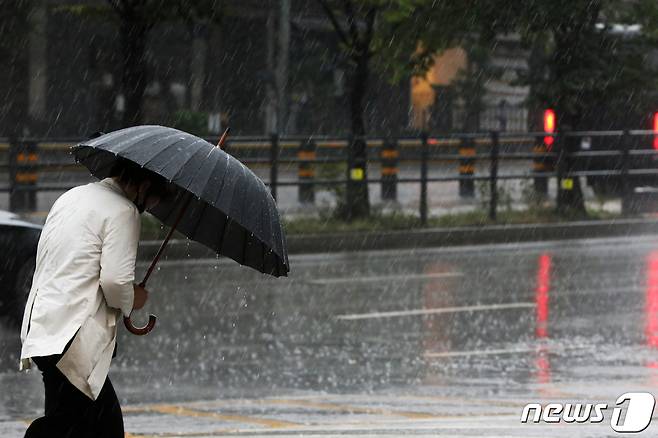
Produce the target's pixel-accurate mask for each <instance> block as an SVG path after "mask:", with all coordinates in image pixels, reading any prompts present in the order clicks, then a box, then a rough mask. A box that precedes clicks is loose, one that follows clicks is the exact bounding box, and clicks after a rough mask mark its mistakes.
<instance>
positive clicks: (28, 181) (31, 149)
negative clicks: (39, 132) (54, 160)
mask: <svg viewBox="0 0 658 438" xmlns="http://www.w3.org/2000/svg"><path fill="white" fill-rule="evenodd" d="M38 161H39V155H38V148H37V144H36V143H35V142H27V141H20V140H13V141H11V142H10V144H9V181H10V182H9V184H10V188H9V209H10V210H11V211H16V212H26V211H35V210H36V208H37V190H36V189H37V187H36V186H37V179H38V178H37V167H36V166H37V164H38Z"/></svg>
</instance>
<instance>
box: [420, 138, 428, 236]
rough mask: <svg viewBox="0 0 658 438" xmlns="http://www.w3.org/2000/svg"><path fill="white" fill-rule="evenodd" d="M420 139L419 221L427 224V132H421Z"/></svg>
mask: <svg viewBox="0 0 658 438" xmlns="http://www.w3.org/2000/svg"><path fill="white" fill-rule="evenodd" d="M420 139H421V144H420V147H421V149H420V223H421V225H427V161H428V159H429V149H428V147H427V132H422V133H421V135H420Z"/></svg>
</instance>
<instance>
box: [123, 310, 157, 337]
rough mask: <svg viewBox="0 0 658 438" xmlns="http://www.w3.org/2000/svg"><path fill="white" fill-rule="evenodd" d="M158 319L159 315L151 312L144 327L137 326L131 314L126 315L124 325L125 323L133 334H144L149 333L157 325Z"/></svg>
mask: <svg viewBox="0 0 658 438" xmlns="http://www.w3.org/2000/svg"><path fill="white" fill-rule="evenodd" d="M156 319H157V317H156V316H155V315H153V314H151V315H149V322H147V323H146V325H145V326H144V327H135V326H134V325H133V323H132V321H131V320H130V316H124V317H123V325H125V326H126V328H127V329H128V331H129V332H130V333H132V334H133V335H138V336H144V335H147V334H148V333H149V332H150V331H151V330H153V327H155V320H156Z"/></svg>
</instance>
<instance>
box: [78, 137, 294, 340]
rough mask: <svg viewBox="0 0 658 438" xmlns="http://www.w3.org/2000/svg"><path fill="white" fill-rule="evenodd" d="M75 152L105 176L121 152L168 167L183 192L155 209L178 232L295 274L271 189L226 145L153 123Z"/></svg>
mask: <svg viewBox="0 0 658 438" xmlns="http://www.w3.org/2000/svg"><path fill="white" fill-rule="evenodd" d="M73 153H74V155H75V159H76V161H77V162H80V163H82V164H84V165H85V166H86V167H87V168H88V169H89V170H90V172H91V173H92V175H94V176H95V177H97V178H99V179H102V178H105V177H107V176H108V175H109V174H110V170H111V169H112V167H113V166H114V165H115V164H116V163H117V162H118V161H119V160H121V159H126V160H130V161H132V162H134V163H136V164H138V165H140V166H141V167H142V168H143V169H145V171H151V172H154V173H155V174H158V175H161V176H162V177H164V178H165V179H167V180H168V181H169V182H170V183H171V184H172V185H173V186H174V187H175V188H176V192H177V193H176V196H174V197H173V199H171V200H169V201H165V202H162V203H160V204H158V205H157V206H156V207H155V208H154V209H152V210H150V213H151V214H153V215H154V216H155V217H157V218H158V219H159V220H161V221H162V222H163V223H164V224H166V225H169V226H171V227H172V230H171V231H172V232H173V229H174V228H176V229H178V231H180V232H181V233H183V234H184V235H185V236H187V237H188V238H190V239H192V240H195V241H197V242H199V243H202V244H203V245H205V246H207V247H209V248H211V249H213V250H214V251H215V252H217V253H218V254H222V255H224V256H227V257H230V258H231V259H233V260H235V261H236V262H238V263H240V264H242V265H246V266H250V267H252V268H254V269H256V270H258V271H260V272H263V273H266V274H270V275H273V276H276V277H279V276H285V275H287V273H288V271H289V264H288V250H287V245H286V239H285V235H284V233H283V230H282V229H281V224H280V221H279V214H278V211H277V208H276V203H275V201H274V199H273V198H272V195H271V194H270V191H269V189H268V188H267V186H266V185H265V184H264V183H263V181H262V180H261V179H260V178H258V177H257V176H256V175H255V174H254V173H253V172H252V171H251V170H249V169H248V168H247V167H246V166H245V165H244V164H242V163H241V162H240V161H238V160H237V159H235V158H233V157H232V156H231V155H229V154H228V153H226V152H224V151H223V150H221V149H220V148H219V147H217V146H214V145H212V144H211V143H208V142H207V141H205V140H203V139H201V138H199V137H196V136H194V135H191V134H188V133H186V132H183V131H180V130H178V129H173V128H168V127H164V126H150V125H145V126H135V127H131V128H126V129H121V130H119V131H115V132H111V133H109V134H104V135H101V136H100V137H96V138H93V139H90V140H87V141H84V142H82V143H80V144H78V145H76V146H74V147H73ZM167 240H168V239H167ZM167 240H165V242H163V246H162V248H161V250H162V249H164V246H165V245H166V242H167ZM160 253H161V251H159V254H160ZM159 254H158V256H156V259H154V262H153V263H152V266H151V269H149V272H147V275H146V277H145V279H144V281H143V282H142V283H145V282H146V280H147V279H148V276H149V274H150V272H151V271H152V268H153V267H154V266H155V263H157V258H158V257H159ZM154 322H155V319H154V318H153V323H154ZM127 326H128V325H127ZM147 327H148V326H147ZM151 327H152V324H151ZM149 331H150V330H149ZM147 332H148V331H147Z"/></svg>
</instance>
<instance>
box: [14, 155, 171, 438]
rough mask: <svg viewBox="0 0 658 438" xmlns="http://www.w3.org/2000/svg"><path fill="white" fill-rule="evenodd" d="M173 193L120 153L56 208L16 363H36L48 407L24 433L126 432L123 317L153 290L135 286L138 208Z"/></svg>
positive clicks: (113, 437)
mask: <svg viewBox="0 0 658 438" xmlns="http://www.w3.org/2000/svg"><path fill="white" fill-rule="evenodd" d="M167 196H170V191H169V185H168V183H167V181H166V180H165V179H164V178H162V177H160V176H158V175H155V174H152V173H150V172H145V171H144V170H143V169H142V168H140V167H139V166H137V165H135V164H134V163H132V162H129V161H127V160H122V161H119V162H118V163H117V164H116V165H115V166H114V167H113V168H112V170H111V171H110V176H109V177H108V178H105V179H103V180H101V181H98V182H93V183H90V184H86V185H83V186H79V187H75V188H73V189H71V190H69V191H67V192H66V193H64V194H63V195H62V196H60V197H59V198H58V199H57V201H56V202H55V203H54V205H53V206H52V208H51V210H50V212H49V213H48V217H47V218H46V222H45V224H44V227H43V230H42V233H41V237H40V239H39V244H38V248H37V258H36V269H35V272H34V277H33V281H32V287H31V289H30V294H29V296H28V300H27V305H26V308H25V313H24V316H23V324H22V328H21V341H22V350H21V357H20V359H21V364H20V369H21V370H25V369H29V368H31V366H32V362H34V363H36V365H37V367H38V368H39V370H40V371H41V373H42V376H43V383H44V389H45V413H44V414H45V415H44V416H43V417H40V418H38V419H36V420H35V421H34V422H32V424H30V426H29V427H28V429H27V431H26V433H25V436H26V437H30V438H31V437H46V436H47V437H57V438H60V437H71V438H82V437H95V438H103V437H107V438H119V437H122V438H123V436H124V426H123V416H122V413H121V407H120V405H119V401H118V399H117V395H116V393H115V391H114V388H113V386H112V383H111V382H110V379H109V377H108V371H109V368H110V362H111V360H112V358H113V357H115V355H116V335H117V320H118V318H119V317H120V316H121V315H122V314H123V315H124V316H129V315H130V313H131V311H132V310H133V309H140V308H142V307H143V306H144V304H145V302H146V300H147V298H148V292H147V291H146V290H145V289H144V288H142V287H140V286H138V285H135V284H134V279H135V260H136V256H137V245H138V241H139V233H140V219H139V216H140V214H141V213H142V212H144V211H145V210H146V209H147V208H152V207H154V206H155V205H157V204H158V203H159V202H160V201H161V200H162V199H163V198H165V197H167Z"/></svg>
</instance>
